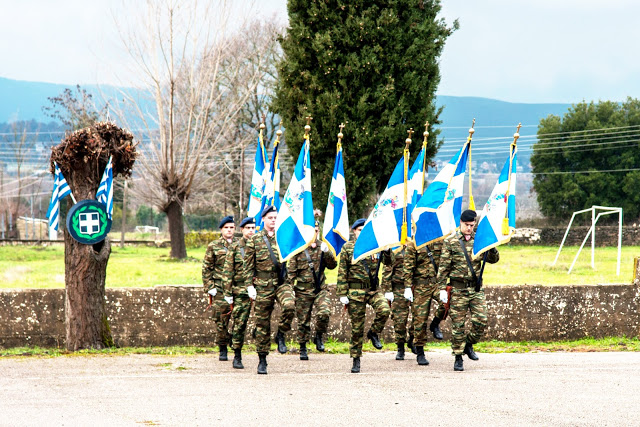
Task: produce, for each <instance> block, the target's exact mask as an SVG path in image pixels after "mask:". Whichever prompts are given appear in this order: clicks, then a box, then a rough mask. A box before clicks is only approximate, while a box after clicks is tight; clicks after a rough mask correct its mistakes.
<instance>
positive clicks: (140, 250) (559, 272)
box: [0, 245, 640, 288]
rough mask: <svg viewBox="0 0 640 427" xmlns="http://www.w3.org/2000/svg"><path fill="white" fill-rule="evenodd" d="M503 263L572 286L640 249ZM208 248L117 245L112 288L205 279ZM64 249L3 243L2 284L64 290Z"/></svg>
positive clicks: (502, 281)
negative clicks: (173, 251) (172, 254)
mask: <svg viewBox="0 0 640 427" xmlns="http://www.w3.org/2000/svg"><path fill="white" fill-rule="evenodd" d="M499 249H500V262H499V263H497V264H494V265H487V267H486V269H485V273H484V274H485V276H484V277H485V281H484V283H485V284H486V285H487V286H491V285H523V284H541V285H570V284H600V283H629V282H630V281H631V280H632V275H633V258H634V257H640V247H638V246H627V247H623V248H622V259H621V266H620V276H616V256H617V249H616V248H596V251H595V264H596V265H595V267H596V268H595V270H594V269H591V266H590V263H591V254H590V252H589V250H587V249H584V250H583V251H582V253H581V254H580V258H579V259H578V262H577V263H576V266H575V267H574V269H573V271H572V272H571V274H567V271H568V270H569V266H570V265H571V262H572V261H573V257H574V256H575V254H576V253H577V250H578V248H577V247H566V248H564V249H563V251H562V254H561V256H560V258H559V260H558V263H557V265H556V266H551V263H552V262H553V259H554V258H555V255H556V251H557V250H558V248H557V247H550V246H503V247H501V248H499ZM204 252H205V248H197V249H189V250H188V251H187V253H188V255H189V258H188V259H187V260H183V261H174V260H171V259H170V258H169V249H159V248H148V247H133V246H131V247H125V248H124V249H120V248H119V247H117V246H113V247H112V253H111V258H110V259H109V265H108V267H107V287H150V286H155V285H168V284H173V285H176V284H191V285H199V284H201V283H202V279H201V268H202V259H203V257H204ZM336 276H337V269H336V270H327V279H328V282H329V283H335V281H336ZM63 287H64V248H63V247H62V246H57V245H56V246H52V247H51V246H50V247H33V246H31V247H29V246H2V247H0V288H63Z"/></svg>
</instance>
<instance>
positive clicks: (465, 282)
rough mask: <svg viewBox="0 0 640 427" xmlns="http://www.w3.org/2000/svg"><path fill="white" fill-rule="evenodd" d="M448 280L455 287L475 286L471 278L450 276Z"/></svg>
mask: <svg viewBox="0 0 640 427" xmlns="http://www.w3.org/2000/svg"><path fill="white" fill-rule="evenodd" d="M450 282H451V286H453V287H454V288H456V289H465V288H472V287H475V286H476V284H475V282H474V281H473V280H471V279H458V278H454V277H452V278H451V279H450Z"/></svg>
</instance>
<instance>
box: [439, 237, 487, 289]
mask: <svg viewBox="0 0 640 427" xmlns="http://www.w3.org/2000/svg"><path fill="white" fill-rule="evenodd" d="M474 237H475V233H473V234H471V238H470V239H469V241H465V247H466V248H467V252H468V253H469V257H471V251H472V250H473V239H474ZM460 238H462V240H464V237H462V233H460V231H458V232H456V233H455V234H454V235H452V236H449V237H447V238H446V239H445V240H444V243H443V244H442V253H441V254H440V265H439V266H438V279H437V283H438V287H439V288H440V289H441V290H442V289H445V288H446V287H447V278H451V279H458V280H473V275H472V274H471V271H470V270H469V266H468V265H467V260H466V258H465V256H464V252H463V251H462V246H460ZM499 259H500V254H499V253H498V250H497V249H495V248H494V249H492V250H490V251H488V252H487V262H488V263H490V264H494V263H496V262H498V260H499ZM471 265H472V266H473V269H474V270H475V272H476V275H479V274H480V268H481V267H482V257H479V258H477V259H474V260H471Z"/></svg>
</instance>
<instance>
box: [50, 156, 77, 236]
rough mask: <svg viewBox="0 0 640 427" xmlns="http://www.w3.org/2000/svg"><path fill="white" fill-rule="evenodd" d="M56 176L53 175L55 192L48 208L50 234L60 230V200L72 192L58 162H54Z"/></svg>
mask: <svg viewBox="0 0 640 427" xmlns="http://www.w3.org/2000/svg"><path fill="white" fill-rule="evenodd" d="M53 164H54V166H55V168H54V176H53V192H52V193H51V200H50V201H49V209H48V210H47V218H49V234H51V233H52V232H57V231H58V224H59V223H60V218H59V217H60V200H62V199H64V198H65V197H67V196H68V195H69V194H71V189H70V188H69V184H67V180H66V179H65V178H64V175H62V171H61V170H60V167H59V166H58V164H57V163H56V162H53Z"/></svg>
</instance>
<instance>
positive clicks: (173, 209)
mask: <svg viewBox="0 0 640 427" xmlns="http://www.w3.org/2000/svg"><path fill="white" fill-rule="evenodd" d="M165 213H166V214H167V220H168V222H169V238H170V239H171V258H178V259H182V258H186V257H187V247H186V246H185V244H184V221H183V217H182V207H181V206H180V204H179V203H178V202H176V201H173V202H171V203H170V204H169V206H168V207H167V210H166V211H165Z"/></svg>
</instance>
